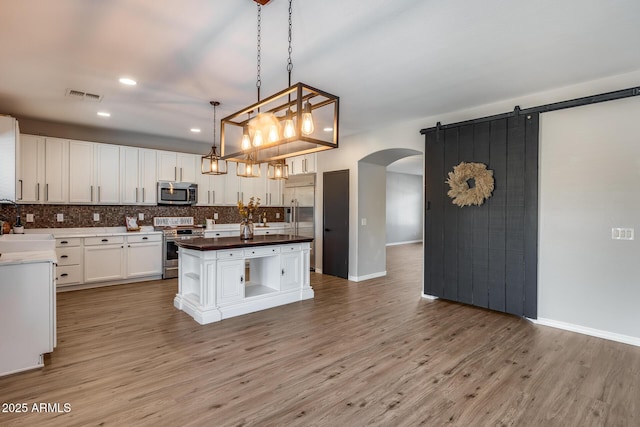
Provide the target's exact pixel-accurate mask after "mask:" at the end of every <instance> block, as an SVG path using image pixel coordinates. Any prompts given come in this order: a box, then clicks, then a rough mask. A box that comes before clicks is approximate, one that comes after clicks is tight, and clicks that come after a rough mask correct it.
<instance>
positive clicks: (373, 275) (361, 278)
mask: <svg viewBox="0 0 640 427" xmlns="http://www.w3.org/2000/svg"><path fill="white" fill-rule="evenodd" d="M386 275H387V270H385V271H379V272H377V273H371V274H365V275H364V276H349V280H351V281H352V282H362V281H364V280H369V279H375V278H378V277H384V276H386Z"/></svg>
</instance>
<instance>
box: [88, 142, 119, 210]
mask: <svg viewBox="0 0 640 427" xmlns="http://www.w3.org/2000/svg"><path fill="white" fill-rule="evenodd" d="M94 154H95V160H94V164H95V184H96V187H97V192H98V193H97V195H96V198H95V200H96V202H95V203H98V204H117V203H120V147H119V146H118V145H112V144H94Z"/></svg>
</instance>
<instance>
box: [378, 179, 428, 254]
mask: <svg viewBox="0 0 640 427" xmlns="http://www.w3.org/2000/svg"><path fill="white" fill-rule="evenodd" d="M386 181H387V191H386V193H387V200H386V212H387V214H386V243H387V244H394V243H403V242H415V241H421V240H422V223H423V218H424V205H423V203H422V199H423V195H424V187H423V185H422V182H423V178H422V175H411V174H406V173H395V172H389V171H387V179H386Z"/></svg>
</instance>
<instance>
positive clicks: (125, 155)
mask: <svg viewBox="0 0 640 427" xmlns="http://www.w3.org/2000/svg"><path fill="white" fill-rule="evenodd" d="M139 154H140V150H139V149H138V148H135V147H120V202H121V203H122V204H128V205H133V204H136V203H138V202H139V201H140V197H141V196H140V193H141V191H140V188H139V186H138V177H139V175H140V173H139V170H138V169H139V164H140V156H139Z"/></svg>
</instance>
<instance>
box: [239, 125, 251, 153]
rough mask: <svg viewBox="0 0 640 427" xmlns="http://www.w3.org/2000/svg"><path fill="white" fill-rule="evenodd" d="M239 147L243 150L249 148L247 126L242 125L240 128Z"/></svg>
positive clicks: (249, 141) (249, 140) (249, 139)
mask: <svg viewBox="0 0 640 427" xmlns="http://www.w3.org/2000/svg"><path fill="white" fill-rule="evenodd" d="M241 147H242V149H243V150H248V149H249V148H251V138H249V128H248V127H247V126H244V127H243V128H242V142H241Z"/></svg>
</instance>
